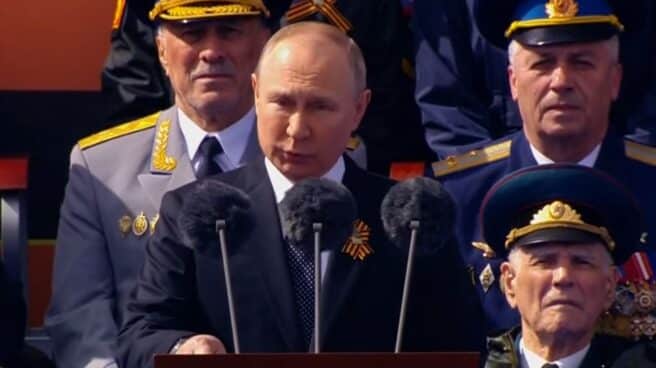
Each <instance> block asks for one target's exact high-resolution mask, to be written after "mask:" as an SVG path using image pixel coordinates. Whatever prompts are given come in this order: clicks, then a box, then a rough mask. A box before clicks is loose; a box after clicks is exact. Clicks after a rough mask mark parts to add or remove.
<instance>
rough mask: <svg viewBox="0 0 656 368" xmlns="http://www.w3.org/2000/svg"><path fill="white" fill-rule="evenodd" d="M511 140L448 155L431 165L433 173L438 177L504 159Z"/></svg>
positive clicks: (508, 153) (508, 150)
mask: <svg viewBox="0 0 656 368" xmlns="http://www.w3.org/2000/svg"><path fill="white" fill-rule="evenodd" d="M511 142H512V141H511V140H507V141H503V142H500V143H497V144H493V145H491V146H488V147H483V148H481V149H477V150H473V151H469V152H467V153H463V154H460V155H457V156H449V157H447V158H445V159H444V160H440V161H436V162H434V163H433V164H432V165H431V166H432V168H433V175H434V176H435V177H440V176H444V175H448V174H452V173H455V172H458V171H462V170H465V169H469V168H472V167H476V166H480V165H483V164H487V163H490V162H494V161H498V160H501V159H504V158H506V157H508V156H510V144H511Z"/></svg>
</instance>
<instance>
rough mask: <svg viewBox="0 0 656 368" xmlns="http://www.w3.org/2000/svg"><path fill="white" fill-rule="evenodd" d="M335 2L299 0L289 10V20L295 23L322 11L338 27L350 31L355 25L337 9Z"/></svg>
mask: <svg viewBox="0 0 656 368" xmlns="http://www.w3.org/2000/svg"><path fill="white" fill-rule="evenodd" d="M335 2H336V0H325V1H324V2H323V3H322V4H317V3H315V2H314V1H313V0H305V1H299V2H297V3H296V4H294V5H292V6H291V8H289V10H288V11H287V21H288V22H289V23H294V22H298V21H301V20H303V19H306V18H307V17H309V16H311V15H313V14H316V13H321V14H322V15H324V16H325V17H326V18H328V19H329V20H330V22H331V23H332V24H334V25H335V26H336V27H337V28H339V29H341V30H342V31H343V32H345V33H346V32H349V31H350V30H351V29H353V25H352V24H351V22H349V20H348V19H346V17H345V16H344V14H342V13H341V12H340V11H339V9H337V7H336V6H335Z"/></svg>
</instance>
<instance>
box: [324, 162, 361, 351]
mask: <svg viewBox="0 0 656 368" xmlns="http://www.w3.org/2000/svg"><path fill="white" fill-rule="evenodd" d="M344 160H345V164H346V171H345V173H344V180H342V183H343V184H344V185H345V186H346V187H347V188H348V189H349V190H350V191H351V193H353V196H354V198H355V199H356V202H357V207H358V209H359V210H360V211H362V210H363V209H365V208H372V207H371V206H368V205H367V204H364V203H362V200H363V199H364V198H365V197H366V196H363V195H359V194H361V193H364V190H365V189H366V188H363V187H362V186H363V185H365V184H366V183H367V180H366V177H364V175H363V171H362V170H361V169H359V168H357V167H356V165H355V164H354V163H353V162H352V161H351V160H350V159H348V158H346V157H344ZM358 216H359V217H358V218H359V219H362V217H363V216H362V213H359V214H358ZM365 264H366V262H364V261H358V260H354V259H352V258H351V257H349V256H347V255H345V254H343V253H341V251H337V252H335V253H334V254H333V256H332V259H331V262H330V264H329V265H328V269H327V270H326V279H325V281H324V283H323V285H324V286H323V290H322V292H321V296H322V300H321V310H322V313H323V318H322V322H323V321H325V322H324V324H323V326H322V330H323V331H322V332H321V336H322V341H324V342H325V341H326V337H327V336H329V333H330V330H331V328H332V327H333V326H334V325H335V324H336V323H337V321H338V320H339V319H338V316H339V315H340V313H341V311H342V309H343V308H345V307H346V301H347V300H348V296H349V295H351V293H352V292H353V289H354V287H355V285H356V284H357V281H358V279H359V277H360V274H361V272H362V269H363V267H364V266H365Z"/></svg>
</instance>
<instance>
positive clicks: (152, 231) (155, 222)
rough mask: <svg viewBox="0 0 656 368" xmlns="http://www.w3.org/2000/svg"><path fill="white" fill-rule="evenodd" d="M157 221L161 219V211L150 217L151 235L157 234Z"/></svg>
mask: <svg viewBox="0 0 656 368" xmlns="http://www.w3.org/2000/svg"><path fill="white" fill-rule="evenodd" d="M157 221H159V213H158V214H157V215H155V216H154V217H153V218H151V219H150V235H153V234H155V226H157Z"/></svg>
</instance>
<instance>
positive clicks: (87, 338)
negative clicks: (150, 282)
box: [45, 107, 261, 368]
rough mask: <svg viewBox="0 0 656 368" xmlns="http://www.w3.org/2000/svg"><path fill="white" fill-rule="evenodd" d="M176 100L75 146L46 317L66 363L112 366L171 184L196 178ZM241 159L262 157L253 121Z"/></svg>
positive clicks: (58, 353)
mask: <svg viewBox="0 0 656 368" xmlns="http://www.w3.org/2000/svg"><path fill="white" fill-rule="evenodd" d="M176 111H177V110H176V108H175V107H172V108H170V109H168V110H164V111H162V112H161V113H159V114H155V115H151V116H148V117H145V118H142V119H139V120H136V121H134V122H130V123H127V124H123V125H120V126H117V127H114V128H111V129H109V130H107V131H104V132H101V133H98V134H95V135H93V136H91V137H88V138H85V139H83V140H81V141H80V142H79V144H78V145H76V146H75V147H74V148H73V151H72V153H71V162H70V172H69V181H68V185H67V187H66V194H65V198H64V202H63V205H62V208H61V213H60V219H59V228H58V233H57V242H56V250H55V263H54V272H53V273H54V275H53V295H52V299H51V304H50V307H49V310H48V312H47V315H46V321H45V325H46V328H47V331H48V333H49V334H50V336H51V337H52V341H53V351H54V355H55V360H56V362H57V364H58V365H59V366H61V367H71V368H74V367H105V366H108V365H109V366H114V365H115V363H114V356H115V350H116V339H117V336H118V329H119V327H120V325H121V323H122V322H123V314H124V310H125V306H126V303H127V300H128V298H129V295H130V293H131V290H132V289H133V287H134V284H135V280H136V277H137V275H138V273H139V272H140V270H141V267H142V262H143V259H144V249H145V245H146V242H147V240H148V238H149V237H150V234H151V232H152V231H153V230H154V228H155V226H156V224H157V220H158V217H159V215H158V212H159V205H160V201H161V199H162V196H163V195H164V193H165V192H167V191H169V190H172V189H175V188H177V187H179V186H181V185H183V184H186V183H188V182H190V181H193V180H194V179H195V175H194V172H193V169H192V165H191V160H190V158H189V157H188V154H187V148H186V144H185V140H184V137H183V135H182V132H181V130H180V127H179V125H178V117H177V115H178V114H177V112H176ZM248 140H249V142H248V144H247V146H246V149H245V152H244V154H243V156H242V157H241V160H239V161H240V162H239V165H243V164H245V163H246V162H248V161H251V160H253V159H255V158H258V157H261V150H260V148H259V145H258V142H257V132H256V129H255V128H253V129H252V130H251V133H250V136H249V137H248Z"/></svg>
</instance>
